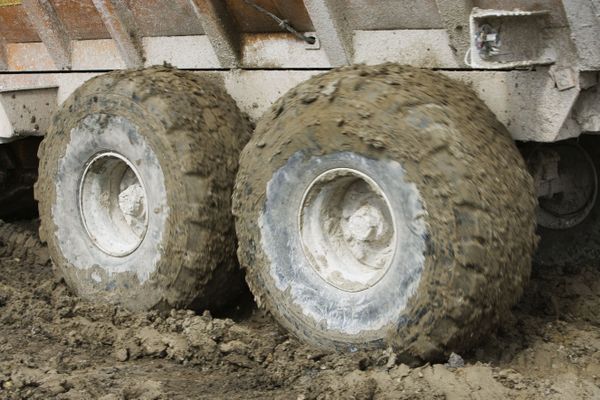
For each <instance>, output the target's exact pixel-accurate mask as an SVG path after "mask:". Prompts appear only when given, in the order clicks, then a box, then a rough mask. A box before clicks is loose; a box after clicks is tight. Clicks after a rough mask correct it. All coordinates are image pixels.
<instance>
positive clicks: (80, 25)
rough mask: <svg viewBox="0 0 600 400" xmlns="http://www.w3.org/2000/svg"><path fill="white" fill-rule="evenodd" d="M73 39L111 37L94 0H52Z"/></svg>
mask: <svg viewBox="0 0 600 400" xmlns="http://www.w3.org/2000/svg"><path fill="white" fill-rule="evenodd" d="M51 1H52V4H53V5H54V9H55V10H56V14H57V15H58V17H59V18H60V20H61V21H62V23H63V25H64V27H65V30H66V31H67V33H68V35H69V38H70V39H72V40H89V39H110V34H109V33H108V31H107V30H106V27H105V26H104V23H103V22H102V18H101V17H100V13H99V12H98V10H96V7H94V3H93V2H92V0H78V1H73V0H51Z"/></svg>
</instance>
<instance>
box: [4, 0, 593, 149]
mask: <svg viewBox="0 0 600 400" xmlns="http://www.w3.org/2000/svg"><path fill="white" fill-rule="evenodd" d="M253 1H255V2H256V3H257V4H258V5H260V6H261V7H263V8H264V9H266V10H268V11H270V12H272V13H273V14H275V15H277V16H278V17H279V18H281V19H283V20H288V21H289V23H290V24H291V25H292V26H293V27H294V28H295V29H296V30H297V31H299V32H302V33H307V32H314V31H315V30H316V31H317V32H316V35H317V37H318V39H319V43H318V45H314V46H307V45H306V43H304V42H303V41H302V40H299V39H298V38H296V37H294V36H293V35H291V34H289V33H286V32H283V30H282V28H281V27H280V26H278V25H277V24H276V23H275V22H274V21H273V20H272V19H271V18H269V17H268V16H266V15H264V14H263V13H260V12H258V11H256V10H255V9H254V8H252V7H251V6H249V5H248V4H247V3H246V2H245V1H243V0H173V1H169V2H166V1H163V0H82V1H72V0H26V3H27V2H30V3H34V4H37V5H38V7H41V8H42V10H41V11H43V12H39V11H40V10H37V11H38V14H39V18H38V21H41V22H36V23H35V27H36V28H37V30H38V31H39V32H40V34H39V35H38V34H37V33H36V30H35V29H33V28H32V24H31V23H30V22H29V20H28V18H27V14H26V13H25V5H26V4H25V5H13V6H8V7H0V37H4V38H5V39H6V42H7V43H6V44H5V46H2V45H1V44H0V49H1V48H4V50H5V57H4V59H5V64H6V65H5V66H6V67H7V68H6V69H7V70H8V73H7V72H3V73H2V74H0V92H3V91H6V90H9V89H10V88H12V89H11V90H22V89H30V88H34V87H35V88H40V87H47V85H54V86H55V87H58V94H57V96H58V98H59V100H62V99H64V96H66V95H67V94H68V93H70V92H72V91H73V90H75V88H76V87H77V86H78V85H80V84H81V82H82V81H83V80H85V79H87V78H89V77H90V76H93V75H91V74H79V73H77V74H75V73H69V74H61V73H56V71H57V69H58V68H64V67H65V66H68V65H69V64H68V63H65V62H64V60H65V58H68V57H67V56H66V55H67V54H69V55H70V66H71V68H72V69H74V70H77V71H86V70H93V71H101V70H112V69H119V68H127V67H137V66H142V65H146V66H147V65H153V64H162V63H165V62H166V63H169V64H172V65H174V66H176V67H180V68H189V69H197V70H204V69H205V70H217V71H218V72H217V75H218V76H220V77H221V78H222V79H223V81H224V82H225V84H226V86H227V88H228V90H229V91H230V93H231V94H232V96H233V97H234V98H235V99H236V101H238V103H239V105H240V107H241V108H242V110H243V111H245V112H247V113H249V114H250V115H251V116H252V118H257V117H258V116H260V114H262V112H263V111H264V110H265V109H266V108H267V107H268V106H269V105H270V104H271V103H272V102H273V101H274V100H275V99H276V98H277V97H278V96H279V95H280V94H282V93H283V92H284V91H286V90H288V89H290V88H291V87H292V86H294V85H295V84H297V83H298V82H300V81H301V80H304V79H306V78H307V77H308V76H310V75H312V74H314V73H317V72H318V71H317V70H322V69H325V68H331V67H333V66H337V65H344V64H350V63H357V62H365V63H369V64H375V63H380V62H385V61H391V62H397V63H404V64H412V65H416V66H419V67H426V68H435V69H439V70H446V72H447V73H448V74H450V75H451V76H452V77H454V78H456V79H461V80H464V81H467V82H470V83H471V84H472V86H473V87H474V89H475V90H476V91H477V93H478V94H479V95H480V96H481V97H482V99H484V101H485V102H486V104H487V105H488V106H489V107H490V108H491V109H492V110H493V111H494V113H496V115H497V116H498V118H499V119H500V120H501V121H502V122H503V123H505V124H506V125H507V127H508V129H509V130H510V131H511V132H512V134H513V136H514V137H515V138H517V139H523V140H525V139H527V140H537V141H553V140H557V139H559V138H566V137H573V136H577V135H578V134H580V133H581V131H582V129H583V128H582V127H597V126H600V123H597V122H596V121H599V120H600V118H596V116H597V115H600V110H597V109H596V108H590V107H587V108H585V107H583V106H581V104H580V103H582V102H583V101H584V100H581V99H582V98H585V101H592V96H590V95H589V94H588V92H589V91H587V92H586V94H585V96H581V98H580V100H577V98H578V95H579V93H580V91H581V90H582V89H583V88H589V87H591V88H592V89H591V90H595V88H594V86H595V85H597V80H593V79H589V78H590V75H589V74H588V75H582V74H581V69H582V68H583V69H584V70H585V69H590V70H592V71H595V70H600V50H598V49H600V45H599V44H598V41H599V40H600V39H599V38H600V31H598V32H596V31H595V30H594V29H596V28H595V26H596V25H597V24H598V16H597V15H596V14H597V11H598V10H597V9H596V8H593V6H594V5H596V6H597V7H600V0H581V1H580V0H576V1H575V0H574V1H566V0H564V1H561V0H422V1H418V2H417V1H409V0H320V1H316V0H253ZM563 3H564V5H565V7H566V8H567V11H568V12H567V14H565V10H564V9H563ZM49 5H51V8H50V9H51V10H54V16H52V17H51V18H50V20H51V21H52V20H53V21H54V22H50V23H48V14H52V13H48V11H47V9H48V6H49ZM577 6H580V8H577ZM475 7H479V8H481V9H488V10H489V9H495V10H498V12H497V14H498V15H495V16H492V17H493V18H500V20H499V21H500V22H502V21H503V20H502V18H505V17H507V18H509V19H510V18H513V17H514V19H515V20H518V18H522V17H520V16H517V15H520V14H519V13H515V9H520V10H521V11H522V12H535V11H543V10H547V11H548V13H547V16H545V17H544V18H543V24H538V25H537V28H535V29H534V28H531V26H533V25H530V24H529V22H531V21H529V20H528V21H527V22H525V23H521V22H516V23H515V24H516V25H515V24H512V23H507V24H504V23H502V27H503V28H502V29H504V32H503V39H505V38H511V37H513V38H514V37H517V38H518V37H519V36H522V40H523V43H524V44H523V46H521V47H519V46H517V47H512V48H511V47H510V46H511V45H512V44H511V43H508V41H506V40H505V42H504V43H503V44H502V46H501V47H503V48H508V49H509V50H510V51H512V52H513V53H514V54H512V55H510V56H509V55H503V62H502V63H500V64H501V65H499V66H497V65H491V64H490V63H486V62H478V63H476V64H475V65H474V66H475V67H477V68H478V69H490V68H503V69H510V68H514V67H520V66H522V65H534V66H535V67H536V70H535V71H488V72H483V71H469V70H468V69H465V64H464V63H463V61H464V60H465V55H467V50H466V49H467V48H469V46H472V45H473V43H471V42H472V38H473V32H471V29H470V27H469V17H470V16H471V14H472V12H473V9H474V8H475ZM569 7H570V8H569ZM586 7H587V8H586ZM511 13H512V14H511ZM30 14H31V13H30ZM567 16H568V17H569V18H567ZM577 16H579V17H580V18H575V17H577ZM527 18H529V17H527ZM536 18H537V17H536ZM32 19H33V18H32ZM57 20H58V21H59V23H60V25H59V24H58V23H57ZM540 20H541V19H540ZM44 24H46V25H44ZM519 26H521V28H522V27H523V26H526V27H529V28H528V29H529V33H527V32H525V34H520V33H519V32H521V30H519V29H521V28H520V27H519ZM44 27H46V29H45V30H44V29H42V28H44ZM474 29H476V28H474ZM507 30H508V32H506V31H507ZM48 31H50V32H51V34H53V35H54V37H51V38H50V39H48V37H47V36H48ZM571 34H573V35H574V42H575V45H574V44H573V40H572V39H571ZM511 35H512V36H511ZM42 39H43V40H44V44H45V45H46V46H44V44H43V43H41V41H42ZM53 40H54V42H55V43H58V45H50V43H51V42H52V41H53ZM69 42H70V43H71V47H70V49H68V43H69ZM65 43H67V45H65ZM506 46H508V47H506ZM46 47H47V48H46ZM57 48H58V49H59V50H58V53H57V51H56V50H55V49H57ZM48 50H50V51H48ZM0 51H1V50H0ZM471 51H472V49H471ZM510 51H509V52H507V53H510ZM57 54H58V56H57ZM527 54H532V55H533V56H532V57H531V58H527V59H525V60H521V59H519V57H521V56H524V55H527ZM578 55H579V57H578ZM596 56H598V57H599V58H598V61H599V62H598V63H597V64H595V61H594V57H596ZM61 57H62V61H61V62H57V60H58V61H60V60H61ZM510 57H513V58H515V60H512V59H509V58H510ZM501 58H502V57H501ZM522 58H526V57H522ZM505 59H506V60H505ZM578 59H581V63H579V61H578ZM507 60H508V61H510V62H504V61H507ZM590 60H591V61H590ZM479 61H481V60H479ZM484 61H487V60H484ZM512 61H515V62H516V63H511V62H512ZM523 61H524V62H525V63H522V62H523ZM592 61H593V62H592ZM1 62H2V61H1V55H0V63H1ZM546 62H547V63H552V65H554V66H555V67H553V69H552V75H551V74H550V73H549V71H550V70H549V68H547V67H541V66H540V64H543V63H546ZM0 68H1V66H0ZM235 68H241V69H242V71H241V72H237V71H235V70H232V71H223V69H235ZM243 69H247V71H243ZM289 69H292V70H289ZM300 69H302V70H303V71H299V70H300ZM457 69H465V70H461V71H452V72H448V70H457ZM11 71H29V72H35V71H39V72H41V73H40V74H25V75H19V74H10V72H11ZM594 76H595V75H594ZM265 82H268V83H269V84H268V85H265ZM44 85H46V86H44ZM17 87H18V89H16V88H17ZM596 100H597V99H595V98H594V99H593V101H596ZM598 103H600V101H598ZM573 107H575V111H576V112H579V111H578V110H580V111H581V112H583V111H585V118H583V117H581V116H577V115H575V114H574V112H573V111H572V110H573ZM598 129H600V128H598Z"/></svg>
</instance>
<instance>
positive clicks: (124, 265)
mask: <svg viewBox="0 0 600 400" xmlns="http://www.w3.org/2000/svg"><path fill="white" fill-rule="evenodd" d="M66 107H69V109H70V110H71V112H70V113H68V114H67V116H66V117H63V118H62V119H59V120H56V121H54V124H53V128H52V129H51V131H50V132H49V138H50V140H51V141H53V142H54V144H55V145H56V147H58V148H60V149H61V150H60V151H61V154H57V153H56V152H54V154H51V155H49V157H51V158H52V159H54V162H51V163H50V164H49V165H50V166H54V168H52V171H49V172H50V173H49V174H47V175H48V176H49V177H50V179H52V182H51V183H50V184H51V186H52V190H51V192H52V199H51V201H50V202H49V204H51V214H50V215H52V224H53V229H52V232H53V234H51V235H50V240H49V247H50V250H51V252H52V253H53V257H54V258H55V259H59V260H60V261H59V262H58V263H57V264H58V266H59V268H60V272H61V273H62V275H63V277H64V278H65V279H66V280H67V282H68V284H69V286H70V287H71V288H73V289H74V290H75V291H76V292H77V294H78V295H80V296H82V297H86V298H101V299H102V300H103V301H107V302H119V303H121V304H124V305H125V306H126V307H128V308H131V309H145V308H150V307H153V306H154V305H155V304H157V303H158V302H160V301H161V299H162V297H163V293H162V292H161V291H160V290H156V288H157V287H158V285H159V282H162V281H164V280H167V281H168V279H169V276H172V275H173V272H172V271H171V272H170V273H169V271H167V270H165V268H167V266H168V265H171V264H175V265H177V260H168V262H165V261H166V260H164V254H165V253H166V252H168V251H169V249H168V244H169V242H170V241H169V240H165V238H169V237H170V235H172V234H173V228H172V219H173V218H172V217H173V216H172V215H171V214H172V210H170V208H169V204H173V202H174V201H176V199H174V197H175V195H176V194H177V193H180V192H181V188H179V187H178V186H179V185H178V184H177V180H175V179H173V178H172V177H171V176H170V175H171V173H172V171H170V170H169V166H170V165H169V163H167V162H165V161H166V160H165V156H166V154H165V153H166V152H168V151H170V150H169V146H168V145H166V143H163V142H162V141H161V140H160V137H161V135H157V134H150V130H153V131H154V132H155V133H156V132H161V131H164V127H163V126H162V124H161V123H160V122H159V121H156V120H155V119H154V118H153V117H152V116H150V115H148V113H147V112H145V111H144V110H143V109H142V108H141V107H140V106H138V105H137V104H135V102H133V101H131V100H130V99H127V98H124V97H122V96H118V95H103V94H96V95H93V96H88V97H85V98H81V97H79V98H76V101H72V102H71V104H68V105H67V106H66ZM49 146H52V145H51V144H50V145H49ZM104 151H115V152H117V153H120V154H122V155H123V156H124V157H125V158H127V159H128V160H129V161H130V162H132V163H133V164H134V165H136V169H137V171H138V173H139V174H140V178H141V179H142V181H143V182H144V183H145V188H146V193H147V202H148V203H147V213H148V222H149V224H148V230H147V232H146V234H145V236H144V239H143V241H142V243H141V244H140V246H139V247H138V248H137V249H136V250H135V251H133V252H132V253H131V254H129V255H127V256H125V257H114V256H110V255H108V254H106V253H104V252H103V251H102V250H100V249H99V248H98V247H97V246H96V245H95V244H94V243H93V242H92V241H91V239H90V238H89V236H88V234H87V232H86V230H85V227H84V225H83V222H82V218H81V215H80V207H79V182H80V179H81V177H82V174H83V171H84V169H85V166H86V163H87V162H88V161H89V160H90V159H91V158H92V157H93V156H94V155H95V154H97V153H99V152H104ZM57 221H59V223H57Z"/></svg>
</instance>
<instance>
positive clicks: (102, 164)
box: [79, 151, 148, 257]
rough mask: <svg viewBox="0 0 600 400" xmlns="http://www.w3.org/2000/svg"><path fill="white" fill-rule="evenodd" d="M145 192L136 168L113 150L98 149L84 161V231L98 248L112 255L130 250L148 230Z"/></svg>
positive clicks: (81, 195) (81, 206)
mask: <svg viewBox="0 0 600 400" xmlns="http://www.w3.org/2000/svg"><path fill="white" fill-rule="evenodd" d="M147 209H148V207H147V192H146V188H145V187H144V184H143V181H142V179H141V178H140V174H139V173H138V171H137V169H136V168H135V166H134V165H133V163H131V162H130V161H129V160H128V159H127V158H125V157H124V156H123V155H121V154H119V153H116V152H112V151H109V152H102V153H98V154H96V155H95V156H93V157H92V158H91V159H90V160H89V161H88V162H87V164H86V167H85V170H84V172H83V175H82V177H81V181H80V185H79V210H80V214H81V219H82V222H83V225H84V227H85V230H86V232H87V234H88V236H89V238H90V239H91V240H92V242H93V243H94V245H96V246H97V247H98V248H99V249H100V250H102V251H103V252H105V253H106V254H109V255H111V256H115V257H124V256H127V255H129V254H131V253H133V252H134V251H135V250H136V249H137V248H138V247H139V246H140V244H141V243H142V241H143V240H144V237H145V235H146V231H147V229H148V212H147Z"/></svg>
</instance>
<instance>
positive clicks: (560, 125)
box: [0, 68, 600, 142]
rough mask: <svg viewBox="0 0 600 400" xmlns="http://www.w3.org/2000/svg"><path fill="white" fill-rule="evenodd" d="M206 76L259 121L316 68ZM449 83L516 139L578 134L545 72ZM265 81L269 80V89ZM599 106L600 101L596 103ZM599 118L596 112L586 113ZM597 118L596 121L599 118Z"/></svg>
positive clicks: (78, 78) (565, 94)
mask: <svg viewBox="0 0 600 400" xmlns="http://www.w3.org/2000/svg"><path fill="white" fill-rule="evenodd" d="M198 73H210V74H213V75H214V76H217V77H218V78H219V79H222V80H223V82H224V84H225V87H226V89H227V91H228V92H229V94H230V95H231V96H232V97H233V98H234V99H235V100H236V102H237V103H238V106H239V107H240V109H241V110H242V111H243V112H246V113H247V114H248V115H249V116H250V117H251V118H252V119H254V120H255V119H257V118H259V117H260V116H261V115H262V114H263V112H264V111H266V110H267V108H268V107H270V106H271V104H273V102H274V101H275V100H276V99H277V98H278V97H279V96H281V95H282V94H283V93H285V92H286V91H288V90H290V89H291V88H293V87H294V86H295V85H297V84H298V83H300V82H302V81H303V80H306V79H308V78H309V77H310V76H312V75H314V74H318V73H320V71H318V70H306V71H299V70H273V71H265V70H232V71H216V72H215V71H213V72H198ZM444 73H445V74H447V75H448V76H450V77H451V78H453V79H458V80H461V81H464V82H466V83H468V84H470V85H471V86H472V88H473V89H474V90H475V92H476V93H477V94H478V95H479V96H480V97H481V98H482V99H483V101H484V102H485V103H486V105H487V106H488V107H490V109H491V110H492V111H493V112H494V114H495V115H496V116H497V117H498V119H499V120H500V121H501V122H502V123H503V124H505V125H506V127H507V128H508V130H509V131H510V132H511V134H512V135H513V137H514V138H515V139H517V140H533V141H540V142H551V141H556V140H559V139H565V138H568V137H575V136H578V135H579V134H580V133H581V127H580V126H579V125H578V123H577V121H575V120H574V119H572V118H571V109H572V107H573V104H574V102H575V101H576V99H577V97H578V93H579V89H578V88H572V89H568V90H564V91H558V90H556V88H555V86H554V81H553V80H552V78H551V76H550V75H549V73H548V70H547V69H545V68H542V69H541V70H539V71H535V72H530V71H446V72H444ZM95 75H96V74H74V73H52V74H39V75H37V74H32V75H29V74H27V75H13V74H1V75H0V91H6V90H9V91H14V90H20V89H23V88H31V87H48V86H53V85H55V86H58V87H59V91H58V97H57V99H58V102H59V103H60V102H62V101H64V100H65V99H66V98H67V97H68V95H69V94H70V93H72V92H73V91H74V90H75V89H76V88H77V87H79V85H81V84H82V83H83V82H84V81H85V80H87V79H89V78H91V77H92V76H95ZM265 82H269V84H268V85H266V84H265ZM592 90H593V89H592ZM597 103H598V104H600V101H598V102H597ZM590 115H599V114H598V112H595V114H594V113H592V114H590V113H588V114H587V118H590ZM599 120H600V119H599Z"/></svg>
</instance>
